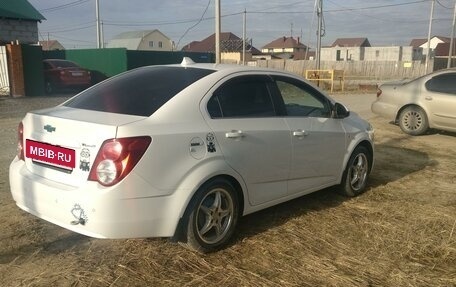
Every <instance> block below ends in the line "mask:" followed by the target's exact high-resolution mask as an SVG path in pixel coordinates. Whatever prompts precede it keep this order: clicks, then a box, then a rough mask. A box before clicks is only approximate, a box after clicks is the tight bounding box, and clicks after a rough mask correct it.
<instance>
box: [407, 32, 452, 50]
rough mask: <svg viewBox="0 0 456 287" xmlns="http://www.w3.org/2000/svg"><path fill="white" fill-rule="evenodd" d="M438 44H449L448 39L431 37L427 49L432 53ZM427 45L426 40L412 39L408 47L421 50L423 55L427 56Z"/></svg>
mask: <svg viewBox="0 0 456 287" xmlns="http://www.w3.org/2000/svg"><path fill="white" fill-rule="evenodd" d="M440 43H450V38H448V37H442V36H433V37H432V38H431V40H430V42H429V48H430V49H431V51H433V50H434V49H435V48H436V47H437V45H438V44H440ZM427 45H428V40H427V39H412V41H411V42H410V46H412V47H413V48H414V49H417V50H419V49H421V50H422V53H423V55H427V54H428V53H427ZM431 55H432V54H431Z"/></svg>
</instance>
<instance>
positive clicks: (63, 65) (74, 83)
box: [43, 59, 92, 94]
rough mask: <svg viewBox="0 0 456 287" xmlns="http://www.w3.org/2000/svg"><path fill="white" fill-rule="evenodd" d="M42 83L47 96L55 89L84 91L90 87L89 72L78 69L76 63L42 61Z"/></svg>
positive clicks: (56, 60)
mask: <svg viewBox="0 0 456 287" xmlns="http://www.w3.org/2000/svg"><path fill="white" fill-rule="evenodd" d="M43 69H44V81H45V82H44V83H45V91H46V93H47V94H51V93H53V92H55V90H56V89H65V88H71V89H85V88H88V87H89V86H90V85H91V82H92V80H91V77H90V71H89V70H87V69H84V68H81V67H79V66H78V65H77V64H76V63H74V62H71V61H67V60H59V59H47V60H43Z"/></svg>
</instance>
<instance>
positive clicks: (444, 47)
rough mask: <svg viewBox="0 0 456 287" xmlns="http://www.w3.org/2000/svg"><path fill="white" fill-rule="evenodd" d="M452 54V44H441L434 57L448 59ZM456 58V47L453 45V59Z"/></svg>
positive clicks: (436, 48)
mask: <svg viewBox="0 0 456 287" xmlns="http://www.w3.org/2000/svg"><path fill="white" fill-rule="evenodd" d="M449 53H450V43H439V44H437V46H436V47H435V49H434V56H435V57H436V58H448V56H449ZM455 56H456V45H455V43H453V51H451V57H452V58H454V57H455Z"/></svg>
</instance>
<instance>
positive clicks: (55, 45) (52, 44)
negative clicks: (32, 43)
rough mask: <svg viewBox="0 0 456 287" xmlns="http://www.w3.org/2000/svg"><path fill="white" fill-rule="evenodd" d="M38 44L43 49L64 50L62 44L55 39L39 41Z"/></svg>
mask: <svg viewBox="0 0 456 287" xmlns="http://www.w3.org/2000/svg"><path fill="white" fill-rule="evenodd" d="M38 45H40V46H41V49H42V50H43V51H52V50H65V48H64V47H63V46H62V44H60V43H59V41H57V40H48V41H39V42H38Z"/></svg>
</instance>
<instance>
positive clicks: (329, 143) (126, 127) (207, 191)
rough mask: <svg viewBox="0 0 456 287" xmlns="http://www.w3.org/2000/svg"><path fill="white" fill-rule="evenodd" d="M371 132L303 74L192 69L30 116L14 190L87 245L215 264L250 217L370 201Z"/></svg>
mask: <svg viewBox="0 0 456 287" xmlns="http://www.w3.org/2000/svg"><path fill="white" fill-rule="evenodd" d="M373 133H374V132H373V129H372V127H371V126H370V124H369V123H367V122H366V121H364V120H362V119H361V118H359V117H358V116H357V115H356V114H354V113H351V112H349V111H348V110H347V109H346V108H345V107H344V106H343V105H341V104H339V103H335V102H334V101H333V100H332V99H330V98H329V97H327V96H325V95H324V94H323V92H321V91H320V90H319V89H318V88H316V87H314V86H312V85H311V84H309V83H308V82H306V81H304V80H303V79H302V78H301V77H298V76H296V75H293V74H289V73H286V72H281V71H275V70H270V69H259V68H251V67H240V66H231V65H213V64H195V63H193V62H192V61H191V60H190V59H187V58H184V61H183V62H182V64H180V65H167V66H149V67H143V68H138V69H135V70H132V71H129V72H125V73H123V74H121V75H118V76H116V77H113V78H111V79H108V80H106V81H104V82H102V83H100V84H98V85H96V86H93V87H91V88H89V89H87V90H85V91H84V92H82V93H80V94H78V95H76V96H75V97H73V98H71V99H69V100H68V101H66V102H64V103H63V104H61V105H59V106H57V107H54V108H49V109H44V110H38V111H34V112H29V113H28V114H27V115H26V116H25V118H24V119H23V120H22V122H21V123H20V124H19V128H18V135H19V139H18V154H17V156H16V157H15V158H14V160H13V162H12V163H11V165H10V186H11V192H12V195H13V198H14V200H15V201H16V204H17V205H18V206H19V207H20V208H22V209H23V210H25V211H27V212H30V213H32V214H34V215H36V216H38V217H40V218H42V219H45V220H47V221H50V222H53V223H55V224H57V225H60V226H62V227H64V228H67V229H70V230H72V231H75V232H78V233H81V234H85V235H88V236H92V237H97V238H137V237H173V238H175V239H178V240H181V241H185V242H187V243H188V245H189V246H191V247H193V248H195V249H196V250H198V251H201V252H209V251H214V250H217V249H220V248H222V247H223V246H225V245H226V243H227V242H228V240H229V239H230V237H231V236H232V234H233V232H234V230H235V227H236V225H237V223H238V221H239V218H240V216H242V215H246V214H249V213H252V212H255V211H258V210H261V209H264V208H267V207H270V206H273V205H276V204H278V203H281V202H284V201H287V200H290V199H293V198H296V197H300V196H302V195H305V194H308V193H310V192H314V191H317V190H320V189H322V188H325V187H329V186H334V185H339V188H340V190H341V191H342V192H343V193H344V194H346V195H348V196H355V195H358V194H359V193H361V192H363V191H364V190H365V188H366V182H367V178H368V175H369V173H370V171H371V169H372V166H373V161H374V144H373Z"/></svg>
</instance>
